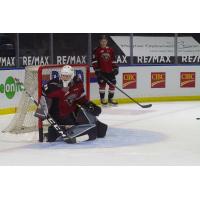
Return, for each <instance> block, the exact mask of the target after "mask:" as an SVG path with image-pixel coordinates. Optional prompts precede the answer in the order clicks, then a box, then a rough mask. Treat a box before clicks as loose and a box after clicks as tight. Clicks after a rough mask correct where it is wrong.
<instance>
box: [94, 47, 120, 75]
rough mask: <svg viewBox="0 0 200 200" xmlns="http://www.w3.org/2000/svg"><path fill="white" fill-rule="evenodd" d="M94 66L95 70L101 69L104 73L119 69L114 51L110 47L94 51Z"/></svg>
mask: <svg viewBox="0 0 200 200" xmlns="http://www.w3.org/2000/svg"><path fill="white" fill-rule="evenodd" d="M92 65H93V67H94V70H95V69H97V68H99V69H100V70H101V71H102V72H106V73H111V72H112V71H113V68H115V67H117V66H116V62H115V55H114V50H113V49H112V48H110V47H105V48H101V47H98V48H96V49H95V50H94V53H93V61H92Z"/></svg>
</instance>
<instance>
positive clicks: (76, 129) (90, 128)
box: [64, 124, 97, 144]
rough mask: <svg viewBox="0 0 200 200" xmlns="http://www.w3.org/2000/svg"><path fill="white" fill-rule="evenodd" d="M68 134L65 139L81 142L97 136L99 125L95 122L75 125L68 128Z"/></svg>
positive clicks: (71, 142)
mask: <svg viewBox="0 0 200 200" xmlns="http://www.w3.org/2000/svg"><path fill="white" fill-rule="evenodd" d="M65 134H66V135H67V136H68V137H67V138H66V139H65V140H64V141H65V142H67V143H70V144H73V143H80V142H84V141H88V140H95V139H96V138H97V127H96V125H95V124H84V125H77V126H73V127H72V128H69V129H68V130H66V132H65Z"/></svg>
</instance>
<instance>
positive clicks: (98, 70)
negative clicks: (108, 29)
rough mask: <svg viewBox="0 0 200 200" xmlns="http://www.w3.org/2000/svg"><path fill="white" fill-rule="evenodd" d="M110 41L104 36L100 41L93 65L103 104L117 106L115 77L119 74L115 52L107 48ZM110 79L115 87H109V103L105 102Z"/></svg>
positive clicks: (94, 54) (95, 51)
mask: <svg viewBox="0 0 200 200" xmlns="http://www.w3.org/2000/svg"><path fill="white" fill-rule="evenodd" d="M107 44H108V39H107V37H106V36H105V35H102V36H101V37H100V40H99V47H97V48H96V49H95V50H94V53H93V61H92V65H93V68H94V71H95V74H96V76H97V81H98V84H99V94H100V101H101V104H103V105H106V104H107V103H109V104H112V105H116V104H117V102H116V101H115V100H114V99H113V97H114V92H115V87H114V85H115V84H116V78H115V76H116V75H117V74H118V73H119V70H118V66H117V65H116V62H115V55H114V50H113V49H112V48H110V47H108V46H107ZM104 78H106V79H108V80H109V81H110V82H111V83H112V84H113V85H109V84H108V85H109V91H108V102H107V101H106V100H105V88H106V80H105V79H104Z"/></svg>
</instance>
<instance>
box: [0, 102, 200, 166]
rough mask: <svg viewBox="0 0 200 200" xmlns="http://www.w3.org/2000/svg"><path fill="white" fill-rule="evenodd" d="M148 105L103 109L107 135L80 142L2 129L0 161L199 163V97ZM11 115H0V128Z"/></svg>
mask: <svg viewBox="0 0 200 200" xmlns="http://www.w3.org/2000/svg"><path fill="white" fill-rule="evenodd" d="M152 104H153V106H152V107H151V108H147V109H142V108H140V107H139V106H137V105H136V104H123V105H119V106H117V107H107V108H103V112H102V115H101V116H100V117H99V119H100V120H101V121H103V122H104V123H107V124H108V125H109V129H108V132H107V137H106V138H104V139H97V140H96V141H90V142H85V143H80V144H66V143H64V142H63V141H62V140H60V141H57V142H55V143H39V142H38V141H37V140H38V138H37V137H38V135H37V133H26V134H19V135H13V134H7V133H2V132H1V134H0V165H78V166H79V165H81V166H82V165H87V166H88V165H200V120H196V118H197V117H200V102H198V101H191V102H163V103H152ZM12 116H13V115H2V116H0V124H1V130H3V129H4V127H6V125H7V124H8V123H9V121H10V120H11V118H12Z"/></svg>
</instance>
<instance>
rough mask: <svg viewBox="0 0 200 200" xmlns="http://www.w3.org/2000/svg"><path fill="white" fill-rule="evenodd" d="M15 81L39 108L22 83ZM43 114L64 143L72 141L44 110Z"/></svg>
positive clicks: (38, 104)
mask: <svg viewBox="0 0 200 200" xmlns="http://www.w3.org/2000/svg"><path fill="white" fill-rule="evenodd" d="M15 81H16V82H18V83H19V84H21V86H22V87H23V89H24V91H25V93H26V94H27V95H28V96H29V97H30V99H31V100H32V101H33V103H34V104H35V105H36V106H38V107H39V106H41V105H40V103H38V102H37V101H36V100H35V99H34V97H32V96H31V94H29V92H28V91H27V90H26V88H25V86H24V84H23V83H22V82H20V81H19V79H17V78H15ZM41 109H42V106H41ZM43 112H44V115H45V117H46V119H47V121H48V122H49V124H51V125H52V126H53V127H54V129H55V130H56V131H57V132H58V133H59V135H60V136H61V137H62V138H63V140H64V141H66V140H69V139H72V138H71V137H70V136H69V135H66V134H65V133H64V131H63V130H62V129H61V128H60V126H59V125H58V124H57V123H56V122H55V121H54V119H53V118H52V117H51V116H50V114H49V113H46V112H45V110H44V109H43ZM39 141H41V142H42V140H41V139H40V140H39Z"/></svg>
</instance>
